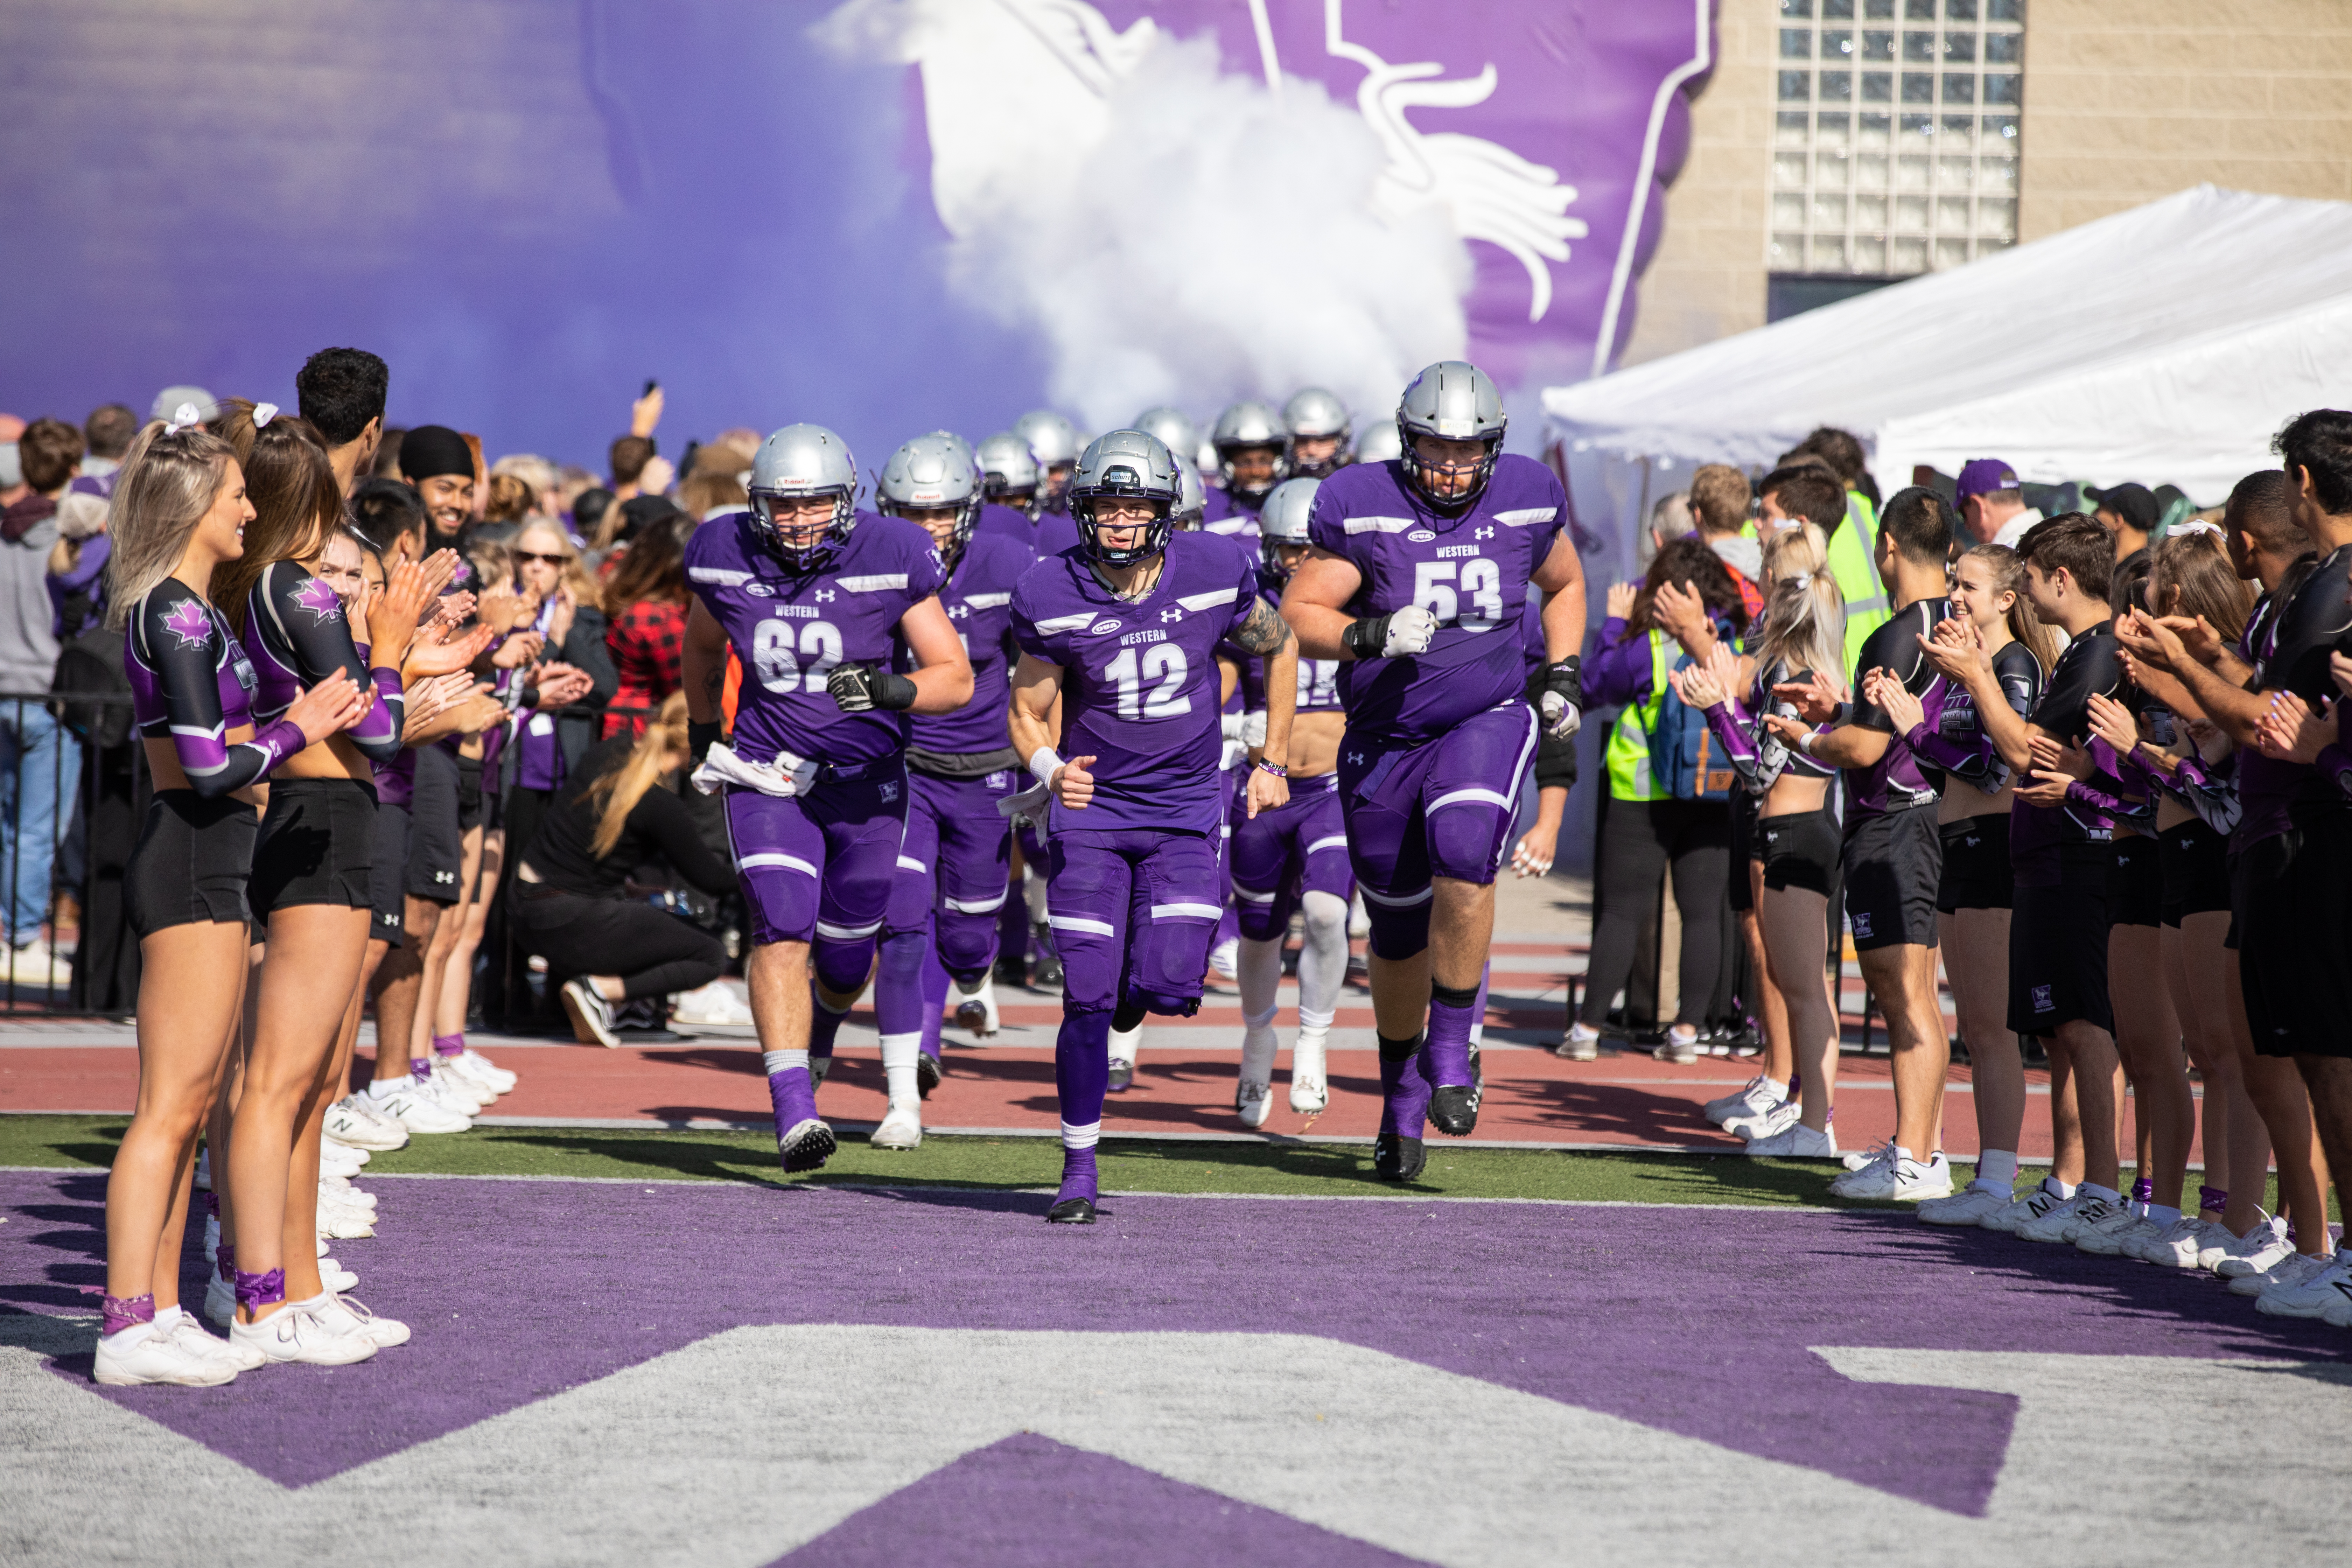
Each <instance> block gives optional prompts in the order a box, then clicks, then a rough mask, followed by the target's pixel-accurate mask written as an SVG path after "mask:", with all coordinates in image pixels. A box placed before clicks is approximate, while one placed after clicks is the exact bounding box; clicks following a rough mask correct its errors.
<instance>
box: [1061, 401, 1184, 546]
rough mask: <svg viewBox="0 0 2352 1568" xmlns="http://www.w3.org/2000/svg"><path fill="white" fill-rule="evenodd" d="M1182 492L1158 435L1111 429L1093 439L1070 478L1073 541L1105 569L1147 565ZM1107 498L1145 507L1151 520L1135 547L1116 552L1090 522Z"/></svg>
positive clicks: (1169, 527) (1170, 526)
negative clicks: (1141, 502) (1142, 502)
mask: <svg viewBox="0 0 2352 1568" xmlns="http://www.w3.org/2000/svg"><path fill="white" fill-rule="evenodd" d="M1183 493H1184V479H1183V474H1182V472H1181V470H1180V469H1179V468H1177V466H1176V458H1175V454H1173V453H1171V451H1169V450H1168V447H1167V445H1166V443H1164V442H1162V441H1161V440H1160V437H1157V436H1151V435H1147V434H1146V433H1145V432H1143V431H1141V430H1114V431H1112V432H1111V433H1110V434H1109V435H1108V436H1101V437H1097V438H1096V439H1095V441H1094V444H1093V445H1091V446H1089V447H1087V449H1086V451H1085V453H1084V454H1083V455H1082V456H1080V458H1078V464H1077V467H1076V468H1075V469H1074V470H1072V472H1071V474H1070V517H1071V520H1072V521H1075V522H1076V524H1077V525H1078V543H1079V545H1080V546H1081V547H1082V548H1083V549H1084V550H1085V551H1086V552H1087V554H1088V555H1090V556H1092V557H1093V558H1094V559H1095V560H1097V561H1098V562H1100V563H1102V564H1104V565H1106V566H1132V565H1134V564H1135V563H1137V562H1139V561H1149V560H1150V559H1151V558H1152V557H1153V556H1155V555H1157V554H1159V553H1160V552H1161V551H1163V550H1165V549H1167V548H1168V536H1169V535H1170V534H1171V533H1172V532H1173V531H1175V527H1176V508H1177V506H1178V505H1179V504H1180V503H1181V500H1182V499H1183ZM1113 499H1118V500H1145V501H1149V502H1150V503H1151V508H1152V521H1151V523H1150V527H1149V528H1147V529H1146V530H1145V532H1144V537H1143V542H1141V543H1140V544H1138V545H1135V546H1133V547H1132V548H1129V549H1126V550H1116V549H1112V548H1110V547H1109V546H1108V545H1106V544H1104V543H1103V542H1102V535H1101V532H1100V531H1099V530H1098V528H1097V525H1096V523H1095V504H1096V503H1097V501H1103V500H1113Z"/></svg>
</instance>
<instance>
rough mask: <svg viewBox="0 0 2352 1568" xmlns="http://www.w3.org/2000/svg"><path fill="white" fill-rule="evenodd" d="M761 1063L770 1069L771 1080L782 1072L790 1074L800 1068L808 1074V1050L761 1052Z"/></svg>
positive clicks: (805, 1048) (804, 1048) (803, 1048)
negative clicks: (794, 1069)
mask: <svg viewBox="0 0 2352 1568" xmlns="http://www.w3.org/2000/svg"><path fill="white" fill-rule="evenodd" d="M760 1062H761V1066H763V1067H765V1068H767V1069H768V1076H769V1077H770V1078H773V1077H775V1076H776V1075H777V1074H778V1073H780V1072H790V1071H792V1070H793V1068H800V1069H801V1070H802V1071H803V1072H806V1071H807V1070H808V1049H807V1047H802V1048H801V1049H799V1050H797V1051H761V1053H760Z"/></svg>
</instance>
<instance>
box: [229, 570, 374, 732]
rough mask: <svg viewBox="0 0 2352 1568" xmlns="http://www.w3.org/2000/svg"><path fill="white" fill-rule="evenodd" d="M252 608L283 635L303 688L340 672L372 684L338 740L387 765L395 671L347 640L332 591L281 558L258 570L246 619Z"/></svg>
mask: <svg viewBox="0 0 2352 1568" xmlns="http://www.w3.org/2000/svg"><path fill="white" fill-rule="evenodd" d="M330 606H331V607H330ZM256 611H263V612H266V613H267V614H268V616H269V631H270V634H271V635H273V636H275V637H278V638H280V639H282V640H283V641H284V643H285V645H286V647H287V648H288V649H289V651H290V652H291V653H292V654H293V656H294V658H293V660H292V663H293V666H294V668H295V670H296V672H297V673H298V674H299V675H300V677H301V679H302V686H303V689H305V690H308V689H310V688H311V687H313V686H316V685H318V684H319V682H320V681H322V680H328V679H332V678H333V677H335V676H336V675H339V674H340V675H349V676H350V677H351V678H352V680H353V681H354V682H355V683H357V684H358V685H361V686H367V685H370V684H373V686H374V688H375V697H376V700H375V701H374V703H373V705H372V706H371V707H370V708H369V709H368V710H367V712H366V713H365V714H364V715H363V716H362V718H361V720H360V721H359V722H358V723H356V724H354V725H352V727H351V728H350V729H348V730H346V731H343V738H344V739H345V740H347V741H349V742H351V743H352V745H354V746H356V747H357V748H359V752H360V755H362V756H363V757H365V758H366V759H367V760H368V761H370V762H372V763H388V762H390V761H392V759H393V758H394V757H395V756H397V755H398V754H399V752H400V731H401V721H402V715H403V712H404V708H405V704H404V701H403V699H402V695H401V686H400V671H399V670H398V669H397V668H377V669H370V668H368V666H367V661H366V660H364V659H362V658H361V657H360V651H359V648H358V647H356V646H355V645H354V644H353V643H352V627H351V623H350V621H348V620H347V619H345V618H344V616H343V607H342V605H341V602H340V601H338V600H336V599H335V595H334V591H333V590H332V589H331V588H329V587H328V586H327V585H326V584H324V583H322V582H320V580H319V579H318V578H316V577H313V576H311V575H310V574H309V573H308V572H305V571H303V570H301V569H300V568H299V567H298V566H295V565H293V564H291V563H286V562H280V563H277V564H275V565H273V566H271V567H270V568H269V570H268V571H267V572H265V573H264V574H262V578H261V582H260V584H258V585H257V586H256V588H255V589H254V596H253V602H252V604H251V605H249V606H248V608H247V612H246V614H247V616H248V618H249V617H250V616H252V615H253V614H254V613H255V612H256Z"/></svg>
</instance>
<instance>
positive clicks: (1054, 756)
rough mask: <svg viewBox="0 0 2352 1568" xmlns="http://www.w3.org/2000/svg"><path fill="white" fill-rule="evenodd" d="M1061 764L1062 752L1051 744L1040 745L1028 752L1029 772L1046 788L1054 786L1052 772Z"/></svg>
mask: <svg viewBox="0 0 2352 1568" xmlns="http://www.w3.org/2000/svg"><path fill="white" fill-rule="evenodd" d="M1062 765H1063V764H1062V754H1061V753H1060V752H1056V751H1055V750H1054V748H1053V747H1051V746H1040V747H1038V748H1037V749H1036V750H1035V751H1034V752H1030V753H1029V772H1030V773H1032V774H1033V775H1034V777H1035V778H1036V780H1037V782H1038V783H1039V784H1044V785H1045V787H1046V788H1047V789H1052V788H1053V787H1054V774H1055V772H1057V771H1058V770H1059V769H1060V768H1061V767H1062Z"/></svg>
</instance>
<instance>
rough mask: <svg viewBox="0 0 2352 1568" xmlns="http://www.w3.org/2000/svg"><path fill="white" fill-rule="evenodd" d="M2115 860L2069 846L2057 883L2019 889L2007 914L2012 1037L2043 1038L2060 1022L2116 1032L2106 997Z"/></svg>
mask: <svg viewBox="0 0 2352 1568" xmlns="http://www.w3.org/2000/svg"><path fill="white" fill-rule="evenodd" d="M2113 858H2114V846H2113V845H2108V844H2082V845H2068V846H2066V847H2065V848H2064V849H2063V851H2062V855H2061V866H2062V869H2061V871H2060V873H2059V875H2060V881H2059V882H2058V884H2057V886H2055V887H2027V886H2025V885H2024V884H2022V883H2021V884H2019V886H2018V889H2017V891H2016V894H2015V901H2014V903H2013V904H2012V906H2011V911H2010V917H2009V1026H2010V1028H2011V1031H2013V1032H2014V1033H2017V1034H2020V1035H2039V1036H2041V1037H2042V1038H2044V1039H2048V1038H2049V1037H2052V1036H2053V1035H2055V1034H2056V1033H2057V1031H2058V1026H2059V1025H2061V1024H2071V1023H2074V1022H2075V1021H2077V1020H2081V1021H2083V1022H2085V1023H2090V1024H2095V1025H2097V1026H2099V1027H2100V1028H2102V1029H2105V1030H2106V1031H2107V1032H2108V1033H2110V1034H2112V1033H2114V1032H2115V1027H2116V1010H2115V1003H2114V1002H2113V1001H2112V1000H2111V999H2110V998H2109V996H2108V994H2107V927H2108V923H2109V922H2108V920H2107V883H2108V875H2109V871H2110V869H2111V868H2110V862H2111V861H2112V859H2113ZM2149 978H2150V980H2151V983H2156V977H2154V976H2150V977H2149Z"/></svg>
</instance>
